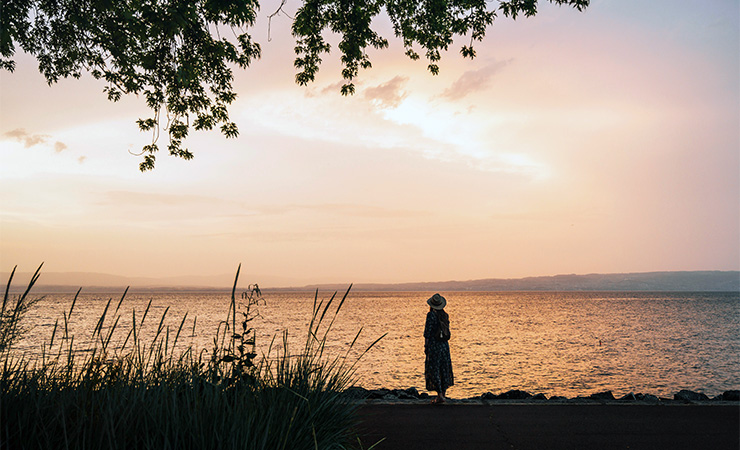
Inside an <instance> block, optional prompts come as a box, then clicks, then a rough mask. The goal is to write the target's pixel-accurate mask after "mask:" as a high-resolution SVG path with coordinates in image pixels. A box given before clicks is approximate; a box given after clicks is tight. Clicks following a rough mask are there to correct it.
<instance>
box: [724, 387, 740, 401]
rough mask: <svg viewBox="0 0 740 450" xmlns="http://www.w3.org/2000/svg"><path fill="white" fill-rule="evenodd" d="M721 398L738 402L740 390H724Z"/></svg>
mask: <svg viewBox="0 0 740 450" xmlns="http://www.w3.org/2000/svg"><path fill="white" fill-rule="evenodd" d="M722 400H724V401H726V402H740V391H738V390H732V391H725V392H723V393H722Z"/></svg>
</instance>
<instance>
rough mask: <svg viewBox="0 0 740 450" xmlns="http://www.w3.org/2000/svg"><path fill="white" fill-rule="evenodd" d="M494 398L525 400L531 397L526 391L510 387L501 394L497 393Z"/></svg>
mask: <svg viewBox="0 0 740 450" xmlns="http://www.w3.org/2000/svg"><path fill="white" fill-rule="evenodd" d="M496 398H497V399H499V400H527V399H528V398H532V394H530V393H529V392H527V391H520V390H519V389H512V390H511V391H506V392H504V393H503V394H499V395H497V396H496Z"/></svg>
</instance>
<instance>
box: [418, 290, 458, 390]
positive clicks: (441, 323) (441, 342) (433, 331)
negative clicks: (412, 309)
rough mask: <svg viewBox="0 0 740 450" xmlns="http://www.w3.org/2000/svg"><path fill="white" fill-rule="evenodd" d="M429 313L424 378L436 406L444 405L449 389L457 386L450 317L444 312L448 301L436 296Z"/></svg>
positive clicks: (426, 327)
mask: <svg viewBox="0 0 740 450" xmlns="http://www.w3.org/2000/svg"><path fill="white" fill-rule="evenodd" d="M427 304H429V312H428V313H427V321H426V325H425V326H424V353H426V361H425V363H424V377H425V379H426V388H427V391H435V392H436V393H437V398H435V399H434V401H432V403H434V404H439V403H444V401H445V400H446V397H445V393H446V392H447V388H449V387H450V386H452V385H453V384H455V380H454V376H453V375H452V360H451V359H450V344H449V343H448V341H449V339H450V316H448V315H447V313H446V312H445V311H444V307H445V305H447V300H445V298H444V297H442V296H441V295H439V294H434V295H433V296H432V297H431V298H429V300H427Z"/></svg>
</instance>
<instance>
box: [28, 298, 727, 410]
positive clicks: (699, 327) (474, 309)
mask: <svg viewBox="0 0 740 450" xmlns="http://www.w3.org/2000/svg"><path fill="white" fill-rule="evenodd" d="M342 294H343V293H342V292H340V293H339V297H341V295H342ZM431 294H433V292H351V293H350V295H349V297H348V299H347V301H346V302H345V304H344V306H343V307H342V310H341V311H340V312H339V314H338V316H337V319H336V321H335V322H334V325H333V329H332V330H331V332H330V334H329V346H328V347H329V350H330V351H331V352H335V353H334V354H339V353H340V352H341V353H342V354H343V353H344V352H346V351H347V349H348V346H349V344H350V342H352V340H353V338H354V337H355V335H356V334H357V332H358V331H359V330H360V329H362V332H361V334H360V337H359V339H358V341H357V342H358V343H357V344H356V345H355V348H354V349H353V351H352V352H351V353H350V354H351V355H357V354H358V352H359V350H362V349H364V348H365V347H367V346H368V345H369V344H370V343H372V342H373V341H375V340H376V339H377V338H378V337H380V336H381V335H383V334H385V333H387V335H386V336H385V338H383V339H382V340H381V341H380V342H378V343H377V344H376V346H375V347H373V348H372V349H371V350H370V351H369V352H368V353H367V354H365V355H364V357H363V358H362V360H361V361H360V363H359V364H358V366H357V383H356V384H357V385H360V386H363V387H365V388H368V389H372V388H379V387H386V388H390V389H395V388H408V387H416V388H418V389H419V390H420V391H423V388H424V373H423V371H424V350H423V348H424V339H423V336H422V333H423V330H424V320H425V316H426V313H427V311H428V309H429V308H428V306H427V305H426V299H427V298H428V297H429V296H430V295H431ZM442 295H444V296H445V297H446V298H447V300H448V306H447V308H446V311H447V312H448V313H449V315H450V319H451V331H452V339H451V340H450V351H451V354H452V363H453V368H454V372H455V386H454V387H453V388H451V389H450V391H449V393H448V394H449V395H450V396H451V397H453V398H465V397H471V396H475V395H479V394H482V393H484V392H489V391H490V392H493V393H500V392H503V391H507V390H510V389H521V390H525V391H528V392H531V393H540V392H541V393H544V394H546V395H547V396H553V395H561V396H566V397H575V396H579V395H588V394H591V393H594V392H600V391H604V390H611V391H612V392H613V393H614V395H615V396H618V395H623V394H626V393H629V392H634V393H640V392H641V393H649V394H654V395H659V396H672V395H673V393H675V392H678V391H679V390H681V389H690V390H693V391H699V392H704V393H706V394H707V395H709V396H713V395H717V394H719V393H722V392H723V391H725V390H729V389H738V387H740V333H739V332H738V330H740V293H738V292H730V293H714V292H713V293H666V292H658V293H645V292H504V293H501V292H442ZM330 296H331V292H323V293H322V292H320V293H319V300H322V299H328V298H329V297H330ZM73 297H74V295H73V294H49V295H47V296H46V297H45V298H44V300H42V301H41V302H39V303H38V304H37V305H36V306H35V307H34V309H33V310H31V311H29V313H28V315H27V317H26V322H25V323H26V324H27V325H30V326H32V329H31V330H30V331H29V332H28V333H27V334H26V335H25V337H24V339H23V340H22V341H20V342H19V343H18V345H17V346H16V351H18V352H29V353H35V354H38V353H39V352H40V348H41V345H42V343H43V342H44V341H48V340H49V338H50V337H51V332H52V329H53V327H54V323H55V320H57V319H58V320H59V324H60V326H62V325H61V324H63V312H64V311H67V310H68V309H69V306H70V304H71V302H72V298H73ZM120 297H121V292H119V293H112V294H85V293H84V291H83V294H81V295H80V297H79V299H78V300H77V304H76V306H75V310H74V312H73V314H72V317H71V318H70V320H69V333H70V335H74V336H75V342H76V343H77V345H78V346H79V348H81V349H84V348H85V347H86V346H89V345H90V343H89V338H90V335H91V333H92V331H93V329H94V328H95V324H96V323H97V321H98V319H99V317H100V315H101V313H102V311H103V310H104V308H105V306H106V304H107V303H108V301H109V300H110V299H112V301H111V306H110V311H109V315H113V313H114V310H115V309H116V307H117V306H118V302H119V300H120ZM264 300H265V304H263V305H260V307H259V313H260V317H259V318H258V319H256V320H255V321H253V322H252V325H253V326H254V327H255V328H256V330H257V337H258V338H257V347H258V352H259V353H266V352H267V351H268V348H269V347H270V342H271V341H272V338H273V337H274V336H277V337H278V338H277V339H276V340H275V343H274V344H273V348H272V354H274V352H275V351H276V350H277V349H278V348H280V347H281V345H282V338H281V334H282V333H283V332H284V331H286V330H287V331H288V333H289V334H288V336H289V338H288V343H289V346H290V349H292V350H291V351H299V350H300V348H302V343H303V342H305V339H306V330H307V326H308V322H309V319H310V317H311V311H312V307H313V301H314V293H309V292H290V293H287V292H280V293H270V292H266V293H264ZM149 301H151V303H152V306H151V308H150V311H149V313H148V316H147V318H146V320H145V322H144V327H143V331H142V336H144V340H145V341H146V337H147V336H153V333H154V332H155V330H156V328H157V326H158V324H159V322H160V320H161V318H162V315H163V314H164V312H165V310H167V314H166V316H165V317H164V322H163V324H164V326H165V329H167V327H168V328H169V333H170V334H171V336H172V337H174V334H175V332H176V330H177V328H178V327H179V326H180V324H181V323H183V331H182V332H181V337H180V340H179V348H184V347H186V346H193V347H194V348H196V349H210V348H212V347H213V336H214V334H215V330H216V327H217V326H218V323H219V321H222V320H224V319H225V318H226V315H227V311H228V306H229V302H230V297H229V294H216V293H194V292H187V293H186V292H169V293H149V294H136V293H134V294H128V295H127V296H126V297H125V299H124V300H123V302H122V303H121V305H120V308H118V311H117V314H118V315H119V316H120V320H119V324H118V328H117V331H116V336H118V338H119V339H120V338H121V337H122V336H123V337H125V335H126V333H127V329H128V327H130V326H131V321H132V317H133V315H134V314H135V315H136V318H137V319H136V320H137V322H138V321H140V320H141V317H142V315H143V312H144V310H145V309H146V306H147V304H148V303H149ZM186 314H187V316H186ZM183 318H185V320H184V322H183ZM107 323H109V324H110V323H112V320H108V321H107ZM114 340H115V339H114Z"/></svg>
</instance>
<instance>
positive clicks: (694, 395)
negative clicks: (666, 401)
mask: <svg viewBox="0 0 740 450" xmlns="http://www.w3.org/2000/svg"><path fill="white" fill-rule="evenodd" d="M673 399H674V400H681V401H683V402H701V401H706V400H709V397H707V395H706V394H703V393H701V392H694V391H689V390H687V389H682V390H680V391H678V392H677V393H676V394H674V395H673Z"/></svg>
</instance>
